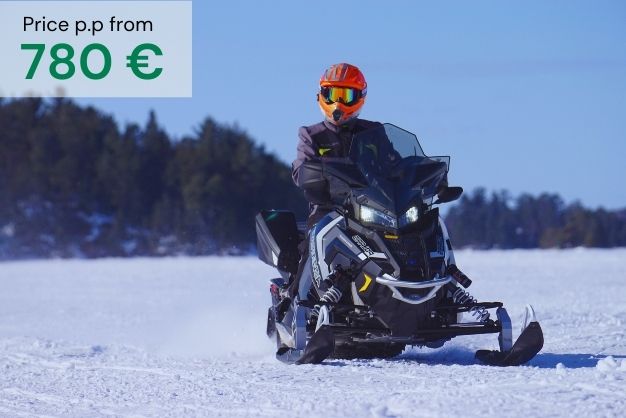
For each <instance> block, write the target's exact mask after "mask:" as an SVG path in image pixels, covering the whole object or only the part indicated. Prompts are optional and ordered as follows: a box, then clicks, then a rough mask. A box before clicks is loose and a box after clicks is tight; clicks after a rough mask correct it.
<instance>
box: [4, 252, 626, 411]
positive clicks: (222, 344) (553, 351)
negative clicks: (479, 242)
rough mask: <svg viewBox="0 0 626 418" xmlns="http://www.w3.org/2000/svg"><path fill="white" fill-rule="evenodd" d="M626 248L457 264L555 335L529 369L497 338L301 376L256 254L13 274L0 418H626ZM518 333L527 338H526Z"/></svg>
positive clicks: (491, 296) (477, 258)
mask: <svg viewBox="0 0 626 418" xmlns="http://www.w3.org/2000/svg"><path fill="white" fill-rule="evenodd" d="M625 259H626V249H618V250H583V249H574V250H565V251H558V250H544V251H540V250H532V251H487V252H482V251H460V252H458V254H457V262H458V264H459V266H460V267H461V268H462V269H463V270H464V271H465V272H466V273H467V274H468V275H469V276H470V277H471V278H472V279H473V280H474V284H473V285H472V287H471V289H470V290H471V293H472V294H473V295H474V296H477V297H478V298H479V299H480V300H501V301H502V302H504V303H505V306H506V307H507V309H508V311H509V313H510V315H511V319H512V320H513V323H514V324H513V325H514V327H517V326H519V323H520V317H519V316H520V314H521V312H522V310H523V307H524V305H525V303H527V302H530V303H532V304H533V305H534V307H535V309H536V311H537V316H538V319H539V321H540V322H541V325H542V328H543V330H544V334H545V340H546V342H545V345H544V349H543V350H542V352H541V353H540V354H539V355H538V356H537V357H536V358H535V359H533V360H532V361H531V362H530V363H529V364H528V365H525V366H521V367H512V368H496V367H488V366H482V365H479V364H477V363H476V362H475V360H474V358H473V353H474V351H475V350H476V349H479V348H494V349H495V348H497V336H496V335H485V336H478V337H476V336H475V337H471V336H468V337H458V338H456V339H454V340H452V341H450V342H448V343H447V344H446V345H445V346H444V347H443V348H441V349H437V350H432V349H419V348H413V349H410V350H407V351H405V352H404V353H403V354H402V355H400V356H399V357H397V358H395V359H392V360H354V361H344V360H330V361H326V362H324V364H322V365H316V366H314V365H305V366H289V365H284V364H282V363H279V362H277V361H276V360H275V359H274V358H273V345H272V344H271V343H270V342H269V340H268V339H267V338H266V337H265V334H264V330H265V315H266V311H267V305H268V301H269V292H268V285H267V279H268V278H270V277H273V276H275V273H274V272H273V270H272V269H271V268H269V267H268V266H265V265H263V264H262V263H261V262H260V261H258V260H256V259H255V258H253V257H243V258H219V257H202V258H187V257H183V258H162V259H148V258H139V259H104V260H91V261H90V260H50V261H23V262H22V261H21V262H4V263H0V289H1V291H0V416H7V417H22V416H23V417H33V416H42V417H43V416H79V417H92V416H125V417H142V416H158V417H167V416H233V417H248V416H280V417H296V416H297V417H320V416H323V417H344V416H346V417H405V416H416V417H450V416H463V417H487V416H490V417H491V416H495V417H509V416H511V417H530V416H533V417H534V416H555V417H556V416H562V417H569V416H580V417H591V416H606V417H612V416H614V417H624V416H626V342H625V340H624V333H625V331H626V330H625V326H624V325H625V323H626V290H625V286H626V267H625V266H624V263H623V260H625ZM517 333H519V329H514V337H517V335H516V334H517Z"/></svg>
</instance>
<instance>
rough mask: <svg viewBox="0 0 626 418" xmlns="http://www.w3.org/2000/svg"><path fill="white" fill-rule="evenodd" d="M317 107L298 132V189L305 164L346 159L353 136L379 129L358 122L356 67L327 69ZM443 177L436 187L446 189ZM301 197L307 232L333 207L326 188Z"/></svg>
mask: <svg viewBox="0 0 626 418" xmlns="http://www.w3.org/2000/svg"><path fill="white" fill-rule="evenodd" d="M319 84H320V89H319V92H318V93H317V96H316V97H317V103H318V105H319V107H320V110H321V111H322V114H323V115H324V120H323V121H322V122H319V123H316V124H314V125H311V126H302V127H300V129H299V131H298V146H297V156H296V159H295V160H294V162H293V163H292V165H291V167H292V171H291V176H292V178H293V181H294V183H295V184H296V186H298V187H302V184H301V183H300V179H299V177H300V176H299V171H300V167H301V166H302V164H303V163H305V162H307V161H319V160H320V159H323V158H334V157H347V156H348V152H349V149H350V146H351V145H352V138H353V137H354V135H355V134H357V133H359V132H363V131H367V130H370V129H374V128H377V127H380V126H382V124H381V123H379V122H373V121H369V120H365V119H359V117H358V116H359V114H360V113H361V109H362V108H363V105H364V104H365V98H366V97H367V82H366V81H365V77H364V76H363V73H362V72H361V70H359V69H358V68H357V67H356V66H354V65H351V64H347V63H340V64H334V65H331V66H330V67H329V68H328V69H327V70H325V71H324V73H323V74H322V77H321V78H320V82H319ZM447 184H448V182H447V175H446V176H444V178H443V179H442V181H441V183H440V186H439V187H442V188H443V187H445V186H447ZM303 190H304V197H305V198H306V200H307V201H308V202H309V217H308V219H307V228H311V227H312V226H313V225H315V223H317V221H319V220H320V219H321V218H322V217H324V215H326V214H327V213H329V212H330V211H332V210H333V203H332V201H331V198H330V195H329V193H328V189H327V187H326V185H322V187H320V188H317V189H311V188H310V187H308V188H303ZM306 243H307V242H306V240H304V241H303V242H302V243H301V245H300V248H299V250H300V254H301V255H302V257H301V260H300V264H299V267H300V268H299V269H298V274H296V275H295V276H294V277H293V279H292V280H291V283H290V286H289V289H290V291H289V294H290V296H293V294H294V290H295V289H297V286H298V281H297V278H298V277H299V276H300V274H299V273H300V272H301V269H302V267H303V266H304V263H305V261H306V257H307V251H306V247H307V246H306Z"/></svg>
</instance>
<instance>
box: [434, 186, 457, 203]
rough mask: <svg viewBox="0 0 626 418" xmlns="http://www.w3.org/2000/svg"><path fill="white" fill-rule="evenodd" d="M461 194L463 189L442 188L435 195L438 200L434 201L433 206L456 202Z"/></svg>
mask: <svg viewBox="0 0 626 418" xmlns="http://www.w3.org/2000/svg"><path fill="white" fill-rule="evenodd" d="M462 194H463V188H462V187H458V186H453V187H447V186H446V187H444V188H443V189H441V190H440V191H439V193H437V197H438V199H437V200H436V201H435V203H434V204H435V205H438V204H440V203H448V202H453V201H455V200H457V199H458V198H459V197H461V195H462Z"/></svg>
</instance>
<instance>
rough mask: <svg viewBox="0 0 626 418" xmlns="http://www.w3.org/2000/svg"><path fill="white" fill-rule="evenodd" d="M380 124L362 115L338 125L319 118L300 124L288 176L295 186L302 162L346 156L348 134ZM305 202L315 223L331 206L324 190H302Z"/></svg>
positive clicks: (310, 220) (349, 136)
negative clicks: (294, 154)
mask: <svg viewBox="0 0 626 418" xmlns="http://www.w3.org/2000/svg"><path fill="white" fill-rule="evenodd" d="M377 126H380V123H379V122H372V121H369V120H365V119H353V120H350V121H348V122H346V123H344V124H342V125H339V126H337V125H333V124H332V123H330V122H327V121H323V122H320V123H316V124H315V125H311V126H302V127H300V129H299V130H298V139H299V140H298V149H297V152H298V154H297V156H296V159H295V160H294V162H293V164H292V165H291V168H292V171H291V176H292V177H293V181H294V183H295V184H296V186H298V187H301V184H300V182H299V175H298V174H299V173H298V172H299V170H300V166H301V165H302V163H304V162H306V161H316V160H319V159H320V158H324V157H347V156H348V152H349V151H350V145H351V144H352V137H353V136H354V135H355V134H356V133H358V132H361V131H365V130H368V129H372V128H375V127H377ZM304 196H305V198H306V199H307V200H308V202H309V209H310V211H311V213H310V215H309V222H308V223H309V224H313V223H315V222H316V221H317V220H319V219H320V218H321V217H322V216H323V215H324V214H326V213H328V211H329V210H330V209H331V201H330V196H329V195H328V192H327V191H326V190H321V191H319V192H317V193H313V192H312V191H308V192H305V195H304Z"/></svg>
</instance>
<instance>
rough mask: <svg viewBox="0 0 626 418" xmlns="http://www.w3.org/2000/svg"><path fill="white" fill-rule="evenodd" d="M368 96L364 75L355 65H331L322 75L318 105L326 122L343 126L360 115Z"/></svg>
mask: <svg viewBox="0 0 626 418" xmlns="http://www.w3.org/2000/svg"><path fill="white" fill-rule="evenodd" d="M366 95H367V83H366V82H365V77H363V73H361V71H360V70H359V69H358V68H357V67H355V66H354V65H350V64H346V63H341V64H335V65H331V66H330V68H328V69H327V70H326V71H324V74H322V78H320V91H319V93H318V94H317V103H319V105H320V109H321V110H322V113H323V114H324V116H325V117H326V120H328V121H329V122H330V123H333V124H335V125H341V124H343V123H345V122H347V121H349V120H350V119H354V118H356V117H357V116H358V115H359V112H360V111H361V108H362V107H363V104H364V103H365V96H366Z"/></svg>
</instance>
